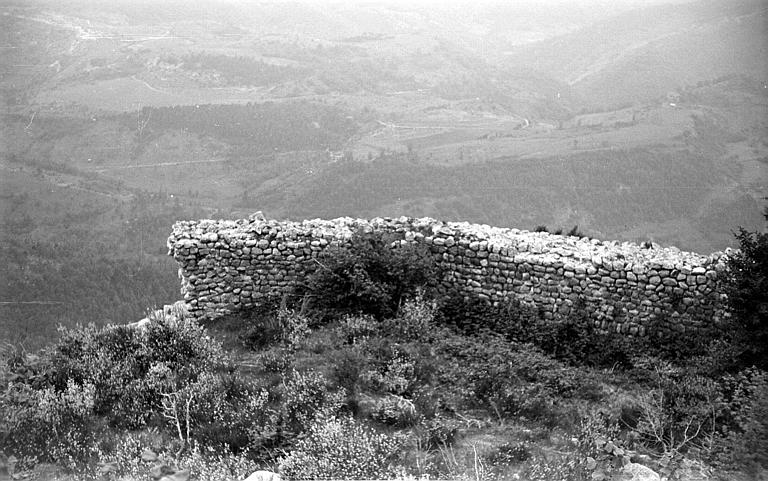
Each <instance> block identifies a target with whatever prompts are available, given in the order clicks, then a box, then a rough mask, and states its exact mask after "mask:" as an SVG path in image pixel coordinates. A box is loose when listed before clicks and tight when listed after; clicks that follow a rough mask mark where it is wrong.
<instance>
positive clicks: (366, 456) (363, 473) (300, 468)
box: [280, 417, 401, 479]
mask: <svg viewBox="0 0 768 481" xmlns="http://www.w3.org/2000/svg"><path fill="white" fill-rule="evenodd" d="M400 446H401V442H400V441H399V440H398V439H396V438H394V437H391V436H389V435H386V434H383V433H378V432H376V431H374V430H372V429H371V428H368V427H366V426H365V425H363V424H360V423H359V422H357V421H355V420H354V419H352V418H337V417H330V418H319V419H318V420H317V421H316V422H315V423H314V424H313V425H312V427H311V428H310V430H309V433H308V435H307V437H306V438H303V439H301V440H299V442H298V443H297V444H296V446H295V448H294V449H293V450H291V452H289V453H288V454H287V455H286V456H284V457H283V458H281V459H280V473H281V474H282V475H284V476H285V477H286V478H288V479H387V478H390V477H392V474H393V473H392V470H391V468H390V464H391V462H392V461H393V458H394V457H395V455H396V454H397V452H398V450H399V449H400Z"/></svg>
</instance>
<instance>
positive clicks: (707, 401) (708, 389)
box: [634, 359, 722, 454]
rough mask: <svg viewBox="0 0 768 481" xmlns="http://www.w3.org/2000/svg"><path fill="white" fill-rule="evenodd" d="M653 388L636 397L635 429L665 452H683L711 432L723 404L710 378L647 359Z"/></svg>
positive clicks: (655, 446)
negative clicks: (636, 414) (638, 397)
mask: <svg viewBox="0 0 768 481" xmlns="http://www.w3.org/2000/svg"><path fill="white" fill-rule="evenodd" d="M648 364H649V366H648V368H649V369H652V371H651V377H652V380H653V381H652V382H653V385H652V389H650V390H649V391H647V392H645V393H643V394H642V395H641V397H640V400H639V405H638V408H639V411H640V413H641V414H640V418H639V420H638V423H637V426H636V427H635V428H634V429H635V431H636V432H637V433H638V434H639V435H640V436H641V439H642V440H644V441H645V442H646V443H647V444H648V445H649V446H651V447H653V448H656V449H658V450H659V451H660V452H662V453H664V454H669V453H678V452H685V450H687V449H688V448H689V447H690V446H691V445H693V444H698V443H700V442H701V440H702V439H704V438H705V437H706V436H708V435H713V434H714V428H715V426H716V421H717V415H718V412H719V411H720V406H721V404H722V397H721V394H720V391H719V389H718V386H717V385H716V384H715V382H714V381H712V380H711V379H709V378H706V377H702V376H698V375H696V374H695V373H692V372H690V371H689V370H686V369H682V368H678V367H674V366H672V365H671V364H669V363H667V362H663V361H658V360H653V359H651V360H649V361H648Z"/></svg>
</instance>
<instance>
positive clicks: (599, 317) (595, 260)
mask: <svg viewBox="0 0 768 481" xmlns="http://www.w3.org/2000/svg"><path fill="white" fill-rule="evenodd" d="M359 229H363V230H368V231H371V230H377V231H388V232H398V233H401V234H402V236H403V239H404V240H403V241H402V242H416V243H424V244H426V245H428V246H429V249H430V251H431V252H432V254H433V255H434V256H435V259H436V260H437V262H438V264H439V265H440V266H441V267H442V268H443V270H444V273H445V275H444V277H443V279H439V280H438V282H439V284H440V285H441V286H442V287H443V288H459V289H461V290H462V291H464V292H465V293H467V294H468V295H474V296H478V297H480V298H482V299H486V300H488V301H492V302H495V301H502V300H504V299H510V298H516V299H519V300H521V301H523V302H527V303H533V304H535V305H536V306H538V307H539V308H540V309H541V310H542V312H543V315H544V316H545V317H547V318H554V317H555V315H556V313H561V314H564V315H567V314H569V313H571V312H572V310H573V309H579V310H582V311H583V312H585V313H587V314H588V315H590V316H591V317H592V318H593V319H594V320H595V322H596V323H598V324H599V325H600V326H601V327H602V328H603V329H606V330H607V329H611V330H616V331H618V332H624V333H629V334H637V335H644V334H645V333H646V329H647V327H648V326H649V323H650V321H651V320H653V319H664V325H663V326H662V327H663V328H668V329H674V330H681V331H682V330H692V329H693V330H695V329H696V328H698V327H701V326H702V325H704V324H705V323H717V322H718V321H719V320H720V319H721V318H722V317H723V310H722V295H721V293H720V286H719V282H718V273H719V272H722V271H723V269H724V261H725V257H724V254H722V253H714V254H711V255H708V256H704V255H699V254H695V253H691V252H682V251H680V250H678V249H675V248H645V247H643V246H640V245H637V244H633V243H627V242H623V243H622V242H616V241H607V242H606V241H599V240H596V239H578V238H575V237H566V236H557V235H552V234H548V233H534V232H528V231H520V230H517V229H502V228H495V227H489V226H486V225H476V224H468V223H455V222H448V223H443V222H439V221H436V220H434V219H429V218H422V219H413V218H405V217H403V218H399V219H388V218H384V219H382V218H375V219H371V220H361V219H351V218H340V219H335V220H330V221H328V220H308V221H304V222H281V221H274V220H269V221H265V220H258V219H255V218H252V219H243V220H238V221H228V220H221V221H213V220H201V221H181V222H177V223H176V224H175V225H174V226H173V233H172V234H171V236H170V237H169V238H168V247H169V250H170V252H169V254H171V255H173V257H174V259H176V261H177V262H178V263H179V266H180V269H179V276H180V278H181V292H182V294H183V295H184V301H185V302H186V303H187V305H188V308H189V312H190V313H191V314H192V315H193V316H195V317H198V318H213V317H216V316H218V315H221V314H223V313H227V312H232V311H234V310H237V309H239V308H242V307H249V306H253V305H255V304H257V303H258V301H259V299H261V298H264V297H265V296H267V295H268V294H270V293H274V292H280V291H284V290H287V289H290V288H291V286H292V285H293V284H294V283H295V282H296V281H297V280H300V279H302V278H303V277H304V276H305V275H306V273H307V272H308V270H310V269H313V268H314V267H315V266H316V263H315V262H313V261H312V260H311V259H312V258H314V257H317V256H318V255H319V254H320V253H321V252H322V251H323V250H324V249H326V248H327V247H328V246H329V245H333V244H343V243H345V242H348V239H349V238H350V236H351V235H352V234H353V233H354V232H356V231H357V230H359Z"/></svg>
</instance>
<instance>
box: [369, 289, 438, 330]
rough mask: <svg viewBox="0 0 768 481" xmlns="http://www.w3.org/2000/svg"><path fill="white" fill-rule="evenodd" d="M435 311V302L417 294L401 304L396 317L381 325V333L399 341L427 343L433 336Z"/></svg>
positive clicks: (419, 293)
mask: <svg viewBox="0 0 768 481" xmlns="http://www.w3.org/2000/svg"><path fill="white" fill-rule="evenodd" d="M436 310H437V304H436V303H435V302H430V301H428V300H427V299H425V298H424V295H423V294H422V293H421V292H417V293H416V295H415V296H414V297H413V298H410V299H407V300H406V301H405V302H404V303H403V305H402V306H401V307H400V311H399V312H398V316H397V317H395V318H393V319H387V320H385V321H384V322H383V323H382V324H383V325H382V331H383V332H384V333H386V335H387V336H388V337H390V338H393V339H396V340H399V341H404V342H409V341H420V342H426V341H429V340H431V339H432V338H433V337H434V335H435V323H434V321H435V312H436Z"/></svg>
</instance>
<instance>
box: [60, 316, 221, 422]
mask: <svg viewBox="0 0 768 481" xmlns="http://www.w3.org/2000/svg"><path fill="white" fill-rule="evenodd" d="M49 363H50V366H51V368H50V370H51V372H52V375H53V383H54V386H55V387H56V389H57V390H61V389H62V388H63V386H64V385H65V384H66V383H67V382H68V380H70V379H73V380H75V381H76V382H78V383H83V382H88V383H92V384H93V385H94V388H95V406H94V410H95V413H96V414H99V415H104V416H106V417H107V419H108V420H109V421H110V423H112V424H113V425H120V426H127V427H138V426H142V425H144V424H146V422H147V421H148V420H149V419H150V418H151V417H152V415H153V414H157V413H159V411H160V406H161V402H160V401H161V388H163V389H164V388H167V387H164V386H161V385H160V384H158V382H159V380H158V379H157V375H158V373H164V374H163V375H164V376H166V377H171V378H172V381H168V380H167V379H166V380H164V381H163V382H164V383H166V384H167V383H168V382H173V383H175V384H176V386H175V388H179V387H181V386H183V385H185V384H188V383H191V382H194V381H195V380H196V379H197V377H198V376H199V375H200V374H202V373H203V372H207V371H211V370H214V369H217V368H220V367H222V366H224V365H225V355H224V353H223V351H222V349H221V345H220V344H219V343H218V342H216V341H215V340H213V339H211V338H210V337H209V336H208V335H207V334H206V332H205V330H204V329H203V328H202V327H200V326H199V325H198V324H197V323H195V322H194V321H191V320H181V321H179V322H166V321H164V320H160V321H155V322H151V323H150V324H149V325H148V326H147V328H146V329H144V330H139V329H132V328H129V327H126V326H106V327H102V328H96V327H95V326H93V325H91V326H88V327H80V328H76V329H63V330H62V335H61V338H60V339H59V341H58V342H57V343H56V344H55V345H54V346H53V348H52V350H51V352H50V355H49ZM175 388H174V389H175Z"/></svg>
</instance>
